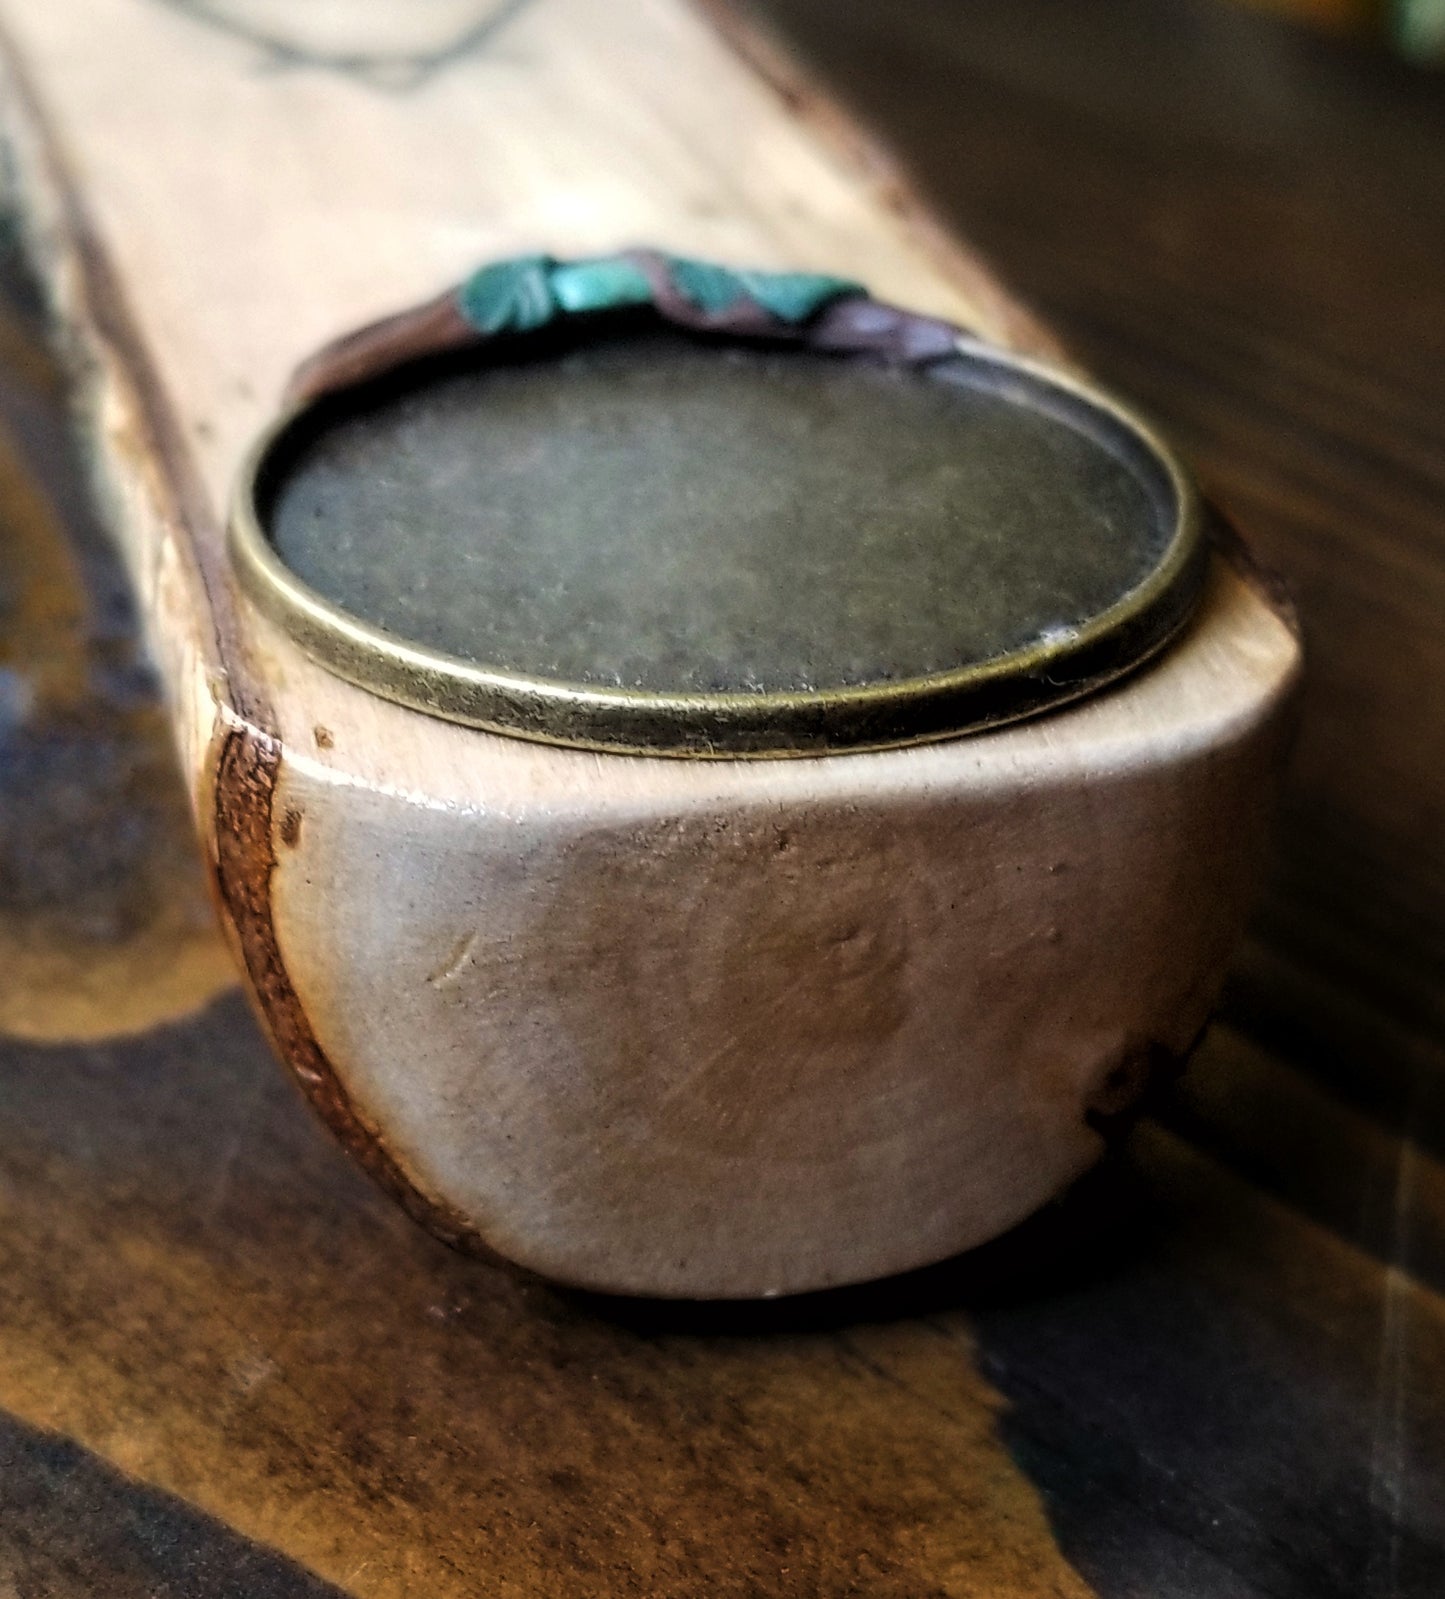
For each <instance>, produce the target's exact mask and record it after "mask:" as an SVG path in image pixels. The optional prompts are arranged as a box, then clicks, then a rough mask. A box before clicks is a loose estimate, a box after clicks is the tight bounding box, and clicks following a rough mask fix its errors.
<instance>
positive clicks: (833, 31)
mask: <svg viewBox="0 0 1445 1599" xmlns="http://www.w3.org/2000/svg"><path fill="white" fill-rule="evenodd" d="M770 9H771V11H772V14H773V16H774V17H775V18H776V20H777V21H778V22H779V23H780V24H781V25H782V26H783V27H784V28H785V30H786V31H787V32H788V33H789V34H790V35H791V36H792V37H793V38H795V39H796V40H797V41H798V42H799V43H800V44H801V45H802V46H803V47H804V48H805V49H806V51H807V52H808V53H809V54H810V55H811V56H812V57H813V59H814V60H815V61H816V62H817V63H818V64H819V65H820V66H821V67H822V68H823V69H824V71H825V72H826V74H827V75H828V76H830V77H831V78H832V80H833V81H834V82H835V83H836V84H837V85H838V87H839V88H840V89H842V91H843V92H844V93H845V94H846V95H847V96H848V97H849V98H850V99H851V100H852V101H853V102H854V103H855V104H856V105H857V106H858V107H859V108H860V109H861V110H862V111H863V112H864V113H865V115H866V116H867V117H868V118H869V119H870V120H871V121H872V122H873V124H874V125H875V126H876V127H877V128H878V129H879V130H880V131H881V132H883V133H884V134H885V135H886V137H887V138H888V139H889V140H890V141H891V142H892V143H893V144H894V145H895V147H896V148H898V149H899V150H901V152H902V153H903V155H904V157H905V159H906V160H907V161H908V163H909V164H910V165H911V166H912V167H913V169H914V170H915V172H916V173H917V174H918V175H919V176H920V178H921V179H922V181H923V183H924V186H925V187H926V188H927V189H928V190H929V191H931V193H932V194H933V196H934V197H935V198H936V199H937V200H938V201H939V202H940V204H941V205H942V207H943V209H944V210H945V211H946V212H948V213H950V214H952V215H953V216H954V217H956V218H957V220H958V222H959V223H960V225H961V227H962V229H963V231H964V232H965V233H966V234H967V235H968V236H969V237H970V238H971V239H972V240H973V241H975V242H976V243H978V244H979V245H981V246H982V247H983V249H984V250H985V251H986V252H989V253H990V254H991V255H992V257H993V260H994V262H995V264H996V265H997V266H998V267H999V268H1000V269H1001V270H1002V272H1003V275H1004V276H1005V277H1006V278H1008V279H1010V280H1012V282H1013V283H1014V284H1015V285H1017V286H1018V287H1019V288H1021V289H1022V290H1023V292H1024V294H1025V295H1026V296H1028V297H1031V298H1032V299H1033V301H1034V302H1035V304H1036V305H1037V306H1038V308H1039V309H1041V310H1042V311H1043V312H1044V313H1045V314H1046V315H1047V316H1048V317H1049V318H1050V319H1052V320H1053V321H1054V323H1055V324H1056V325H1057V326H1058V327H1059V328H1060V329H1061V330H1062V332H1063V333H1064V335H1065V336H1066V337H1067V338H1068V339H1069V340H1070V341H1071V342H1072V343H1073V345H1074V346H1075V348H1077V349H1078V350H1079V352H1080V353H1081V354H1082V355H1083V356H1084V357H1085V358H1086V360H1087V361H1088V363H1089V364H1090V365H1091V366H1092V367H1093V368H1094V369H1095V370H1096V371H1097V372H1098V373H1099V374H1100V375H1101V376H1102V377H1104V378H1105V379H1108V380H1111V381H1112V382H1113V383H1115V384H1116V385H1118V386H1120V387H1122V388H1125V389H1127V390H1130V391H1132V392H1133V393H1134V394H1136V395H1137V396H1138V397H1140V398H1142V399H1143V400H1145V401H1146V402H1148V403H1149V404H1150V405H1151V406H1152V407H1153V408H1154V409H1155V410H1156V411H1157V412H1158V413H1159V414H1160V415H1161V416H1162V417H1163V418H1164V419H1165V420H1166V421H1167V422H1168V423H1169V424H1170V425H1171V426H1172V428H1173V430H1174V431H1175V432H1176V433H1177V435H1178V436H1179V437H1180V438H1181V439H1182V440H1183V442H1184V443H1185V444H1186V446H1187V447H1188V448H1189V449H1190V450H1191V451H1192V452H1193V454H1194V456H1195V458H1196V460H1197V461H1198V463H1199V464H1200V466H1201V468H1202V470H1203V473H1204V475H1205V476H1206V477H1207V478H1208V479H1209V481H1210V482H1211V484H1212V486H1214V487H1215V488H1216V489H1217V490H1218V492H1219V493H1220V494H1221V496H1222V497H1224V498H1225V499H1226V500H1227V502H1228V503H1229V504H1230V506H1231V507H1232V508H1233V509H1234V511H1235V512H1236V514H1237V515H1238V517H1239V519H1240V520H1241V521H1242V522H1243V523H1244V524H1245V526H1246V527H1247V528H1248V530H1249V532H1250V534H1251V535H1252V536H1253V538H1254V539H1255V540H1256V541H1257V543H1258V544H1259V546H1260V547H1261V548H1262V550H1263V551H1264V552H1265V553H1266V554H1267V555H1268V557H1269V558H1270V559H1271V560H1272V561H1273V562H1274V563H1275V564H1276V565H1278V566H1279V567H1281V568H1283V569H1284V570H1285V571H1286V572H1287V573H1288V574H1289V576H1290V577H1291V578H1292V579H1293V581H1294V584H1295V587H1296V589H1297V591H1298V594H1299V598H1300V602H1301V606H1302V609H1303V611H1304V613H1305V617H1306V621H1307V626H1308V634H1309V642H1310V648H1311V657H1312V681H1311V688H1310V692H1309V696H1308V704H1307V707H1306V716H1305V722H1304V726H1303V730H1302V735H1301V740H1300V747H1299V754H1298V759H1297V761H1296V764H1295V769H1294V776H1293V781H1292V784H1291V788H1290V792H1289V797H1288V801H1287V805H1286V812H1285V816H1284V822H1283V826H1282V829H1281V836H1280V849H1279V861H1278V867H1277V870H1276V872H1275V874H1274V877H1273V880H1272V882H1271V884H1270V886H1269V889H1268V891H1267V894H1266V896H1265V899H1264V903H1263V906H1262V909H1261V912H1260V915H1259V917H1258V919H1257V922H1256V927H1255V931H1254V935H1253V936H1252V938H1251V940H1250V942H1249V944H1248V946H1247V948H1246V949H1245V951H1244V952H1243V953H1242V956H1241V959H1240V961H1239V963H1238V968H1237V973H1236V976H1235V979H1234V981H1233V984H1232V988H1231V992H1230V995H1229V998H1228V1001H1227V1004H1226V1006H1225V1010H1224V1013H1223V1016H1222V1018H1221V1020H1220V1022H1219V1024H1218V1025H1217V1026H1216V1027H1215V1028H1214V1030H1213V1031H1212V1033H1211V1034H1210V1036H1209V1038H1208V1040H1207V1042H1206V1043H1205V1045H1204V1048H1203V1049H1202V1051H1201V1053H1200V1055H1199V1057H1198V1059H1197V1060H1196V1062H1195V1065H1194V1067H1193V1068H1192V1070H1191V1072H1190V1074H1189V1075H1188V1076H1187V1077H1186V1078H1185V1079H1184V1081H1183V1082H1182V1083H1181V1084H1180V1086H1179V1087H1178V1089H1177V1091H1176V1093H1175V1094H1174V1096H1173V1098H1172V1099H1171V1100H1170V1101H1169V1102H1168V1103H1166V1104H1163V1105H1161V1106H1160V1107H1159V1108H1158V1110H1157V1112H1156V1114H1155V1115H1154V1116H1152V1117H1151V1118H1150V1119H1149V1120H1147V1121H1146V1122H1145V1123H1144V1124H1143V1125H1142V1126H1141V1127H1140V1128H1139V1129H1138V1131H1137V1132H1136V1134H1135V1136H1134V1138H1133V1140H1132V1141H1131V1143H1130V1145H1129V1147H1128V1148H1127V1150H1125V1151H1124V1152H1122V1153H1121V1154H1120V1155H1119V1156H1118V1157H1117V1158H1116V1159H1115V1160H1113V1161H1112V1162H1110V1163H1109V1164H1108V1165H1107V1166H1106V1167H1105V1168H1104V1169H1103V1170H1101V1171H1100V1172H1099V1173H1098V1174H1097V1175H1096V1176H1094V1177H1093V1178H1091V1179H1089V1180H1087V1181H1086V1182H1085V1183H1084V1184H1082V1185H1081V1186H1080V1188H1079V1189H1078V1190H1077V1191H1075V1192H1074V1193H1073V1194H1072V1195H1071V1196H1070V1197H1069V1198H1068V1199H1067V1200H1066V1201H1065V1202H1063V1203H1061V1204H1059V1205H1057V1206H1055V1207H1053V1208H1052V1209H1051V1210H1050V1211H1049V1212H1048V1213H1046V1214H1045V1215H1043V1216H1041V1217H1039V1218H1037V1219H1036V1220H1035V1221H1034V1222H1032V1223H1030V1224H1029V1225H1027V1226H1026V1227H1024V1228H1023V1229H1021V1230H1020V1231H1019V1232H1018V1233H1017V1234H1015V1235H1013V1236H1011V1237H1009V1238H1007V1239H1004V1240H1002V1241H1000V1242H999V1243H998V1244H996V1245H994V1246H991V1247H990V1248H988V1249H986V1250H983V1251H981V1252H979V1253H978V1254H976V1255H974V1256H971V1257H968V1258H966V1259H962V1260H959V1261H956V1262H952V1263H950V1264H948V1265H946V1266H942V1267H939V1268H936V1269H934V1270H932V1271H929V1272H925V1273H920V1274H918V1275H916V1276H914V1277H911V1278H908V1279H904V1280H899V1281H894V1282H891V1283H885V1284H880V1285H877V1286H875V1287H872V1288H869V1289H866V1290H858V1291H852V1292H848V1293H842V1294H837V1295H829V1296H823V1297H820V1298H818V1299H815V1300H810V1301H804V1302H794V1303H788V1304H781V1305H774V1306H765V1307H759V1308H757V1309H751V1310H749V1309H742V1308H740V1309H730V1310H718V1309H712V1310H707V1309H689V1308H686V1307H666V1306H657V1305H648V1304H637V1303H608V1302H599V1301H597V1300H594V1299H588V1298H585V1297H582V1296H578V1295H568V1294H562V1293H558V1292H553V1291H551V1290H549V1289H547V1288H544V1287H541V1286H538V1285H534V1284H529V1283H524V1282H521V1281H519V1280H517V1279H515V1278H513V1277H512V1276H510V1275H508V1274H506V1273H504V1272H501V1271H492V1270H488V1269H486V1268H484V1267H481V1266H478V1265H477V1264H475V1263H473V1262H469V1261H466V1260H463V1259H461V1258H458V1257H455V1256H453V1255H451V1254H449V1253H448V1252H447V1251H446V1250H445V1249H443V1248H442V1247H441V1246H440V1245H437V1244H435V1243H434V1242H432V1241H431V1240H430V1239H428V1238H427V1237H425V1236H424V1235H423V1234H421V1233H420V1232H419V1231H417V1230H416V1229H414V1228H413V1227H412V1226H411V1224H410V1223H408V1222H407V1221H406V1220H405V1219H404V1218H403V1217H402V1216H401V1215H400V1214H399V1213H396V1212H394V1211H393V1209H392V1208H391V1207H390V1205H389V1203H388V1202H386V1201H385V1200H383V1199H382V1198H381V1197H380V1196H379V1195H377V1194H376V1193H374V1192H373V1191H372V1189H371V1188H370V1187H369V1185H368V1184H367V1182H366V1181H365V1179H364V1178H362V1177H361V1176H359V1175H358V1174H357V1173H356V1172H355V1171H353V1169H352V1168H351V1167H350V1166H349V1165H348V1164H347V1162H346V1160H345V1159H344V1157H343V1156H342V1155H341V1154H340V1153H339V1152H338V1151H337V1150H336V1149H335V1148H334V1147H333V1146H332V1144H331V1143H330V1141H329V1140H328V1139H327V1138H326V1137H325V1135H323V1134H322V1133H321V1132H320V1131H319V1130H318V1129H317V1128H316V1127H315V1126H314V1125H313V1123H312V1121H311V1119H310V1117H309V1115H308V1113H307V1112H306V1111H305V1109H304V1108H303V1106H302V1105H301V1103H300V1101H299V1099H298V1098H297V1097H296V1095H295V1094H294V1092H293V1090H292V1089H291V1088H290V1086H289V1085H288V1083H287V1082H286V1081H285V1080H284V1078H283V1077H282V1074H281V1073H280V1071H279V1070H278V1069H277V1067H276V1066H275V1064H274V1063H273V1061H272V1060H271V1058H270V1057H269V1054H268V1051H267V1049H266V1047H265V1045H264V1043H263V1042H262V1040H261V1039H260V1037H259V1035H258V1034H257V1032H256V1030H255V1028H254V1026H253V1024H252V1022H251V1020H250V1018H249V1016H248V1015H247V1013H246V1011H245V1009H244V1007H243V1005H242V1003H241V1001H240V1000H239V998H238V997H237V996H236V994H235V993H234V991H233V990H231V988H230V987H229V975H228V967H227V964H226V960H225V956H224V954H223V952H222V951H221V949H220V947H219V944H218V942H217V939H216V937H215V934H214V932H213V931H212V928H211V922H210V917H209V911H208V909H207V907H206V904H205V901H204V895H203V893H202V890H201V887H200V882H199V873H198V871H197V869H196V866H195V864H194V862H193V860H192V857H191V846H190V841H189V834H188V829H187V823H186V819H185V817H184V815H183V801H182V799H181V797H180V792H179V785H178V784H177V783H176V782H175V780H174V778H173V776H172V773H171V769H170V765H169V760H168V755H167V751H166V746H165V739H164V732H163V728H162V723H161V719H160V716H159V713H158V711H157V709H156V707H155V705H154V702H153V700H152V698H151V691H150V689H149V687H148V685H147V682H146V678H145V674H144V672H143V671H142V670H141V669H140V668H139V666H138V663H137V655H136V649H135V645H134V642H133V639H132V634H131V624H130V621H129V617H128V613H127V610H126V607H125V604H124V597H123V591H122V589H121V585H120V580H119V578H118V576H117V573H116V568H115V564H114V561H113V559H112V558H111V557H110V556H109V554H108V552H107V550H106V546H105V541H104V538H103V537H102V536H101V534H100V533H99V532H98V531H97V528H96V524H95V518H94V515H93V513H92V512H91V511H90V510H89V508H88V507H87V504H86V501H85V498H84V495H83V493H82V492H81V490H80V488H79V486H78V484H77V482H76V475H75V469H74V457H73V456H72V455H71V454H70V453H69V452H68V451H67V449H66V445H65V440H64V436H63V432H64V430H63V426H62V423H61V416H62V396H61V392H60V385H59V381H58V378H57V376H56V373H55V370H54V368H53V366H52V365H51V363H50V362H49V360H48V358H47V356H46V354H45V352H44V349H43V347H42V346H41V344H40V342H39V340H38V336H37V333H36V331H35V329H36V319H35V315H34V312H33V308H31V307H29V306H28V304H27V303H26V297H25V293H24V290H23V285H21V284H20V283H19V282H18V280H17V279H16V275H15V273H14V272H13V270H12V271H11V272H10V273H9V275H8V277H7V279H6V281H7V282H8V283H9V288H8V291H7V293H8V301H7V304H8V310H7V311H6V314H5V315H4V317H3V319H0V532H3V537H0V1599H39V1596H51V1595H54V1596H56V1599H70V1596H78V1595H89V1594H104V1595H107V1596H115V1599H130V1596H136V1599H139V1596H142V1595H160V1596H172V1595H175V1596H180V1595H186V1596H190V1595H195V1596H202V1595H204V1596H208V1599H209V1596H222V1595H232V1594H234V1595H238V1596H239V1595H244V1596H247V1599H267V1596H277V1599H279V1596H283V1595H284V1596H288V1599H289V1596H295V1595H302V1594H312V1593H315V1594H321V1593H324V1592H338V1591H339V1592H346V1593H351V1594H355V1595H358V1596H377V1599H392V1596H401V1595H416V1596H426V1599H432V1596H451V1595H464V1594H477V1595H488V1596H491V1595H498V1596H507V1595H559V1596H560V1595H568V1596H571V1595H579V1596H585V1595H599V1596H600V1595H624V1594H639V1595H668V1596H671V1595H678V1596H683V1595H704V1594H706V1595H710V1596H730V1595H740V1596H741V1595H759V1596H762V1595H797V1596H824V1599H833V1596H842V1595H868V1596H874V1595H877V1596H896V1599H929V1596H932V1595H979V1596H988V1599H995V1596H997V1599H1010V1596H1015V1595H1017V1596H1020V1599H1024V1596H1034V1595H1070V1596H1073V1595H1082V1594H1087V1593H1091V1592H1092V1593H1096V1594H1098V1595H1103V1596H1140V1599H1145V1596H1148V1599H1158V1596H1174V1595H1180V1596H1190V1599H1194V1596H1211V1599H1212V1596H1219V1599H1225V1596H1231V1599H1232V1596H1251V1599H1252V1596H1265V1595H1268V1596H1275V1599H1295V1596H1298V1599H1333V1596H1339V1599H1367V1596H1376V1595H1378V1596H1382V1599H1383V1596H1392V1599H1393V1596H1406V1595H1410V1596H1419V1599H1436V1596H1440V1595H1445V1299H1442V1293H1445V1164H1442V1160H1445V992H1442V981H1441V971H1442V957H1445V628H1442V626H1441V620H1442V617H1445V204H1442V201H1445V79H1432V78H1429V77H1425V76H1421V75H1417V74H1416V73H1414V72H1412V71H1410V70H1409V69H1407V68H1405V67H1402V66H1398V65H1395V64H1392V63H1390V62H1388V61H1386V60H1384V59H1382V58H1377V57H1375V56H1373V55H1370V54H1366V53H1364V52H1362V51H1361V50H1359V49H1357V48H1355V47H1354V46H1351V45H1347V44H1344V43H1340V42H1337V41H1332V40H1329V39H1326V38H1322V37H1315V36H1312V35H1308V34H1306V33H1303V32H1300V31H1297V30H1296V29H1294V28H1293V27H1291V26H1289V25H1286V24H1284V23H1280V22H1277V21H1275V20H1273V19H1271V18H1268V17H1265V16H1262V15H1258V14H1254V13H1249V12H1245V11H1242V10H1241V11H1236V10H1235V9H1233V8H1231V7H1228V6H1224V5H1219V4H1215V3H1213V0H1194V3H1184V0H1176V3H1166V0H1091V3H1090V4H1089V5H1087V6H1085V5H1079V4H1078V3H1077V0H892V3H891V4H889V5H887V6H880V5H877V4H873V3H870V0H772V4H771V7H770Z"/></svg>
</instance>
